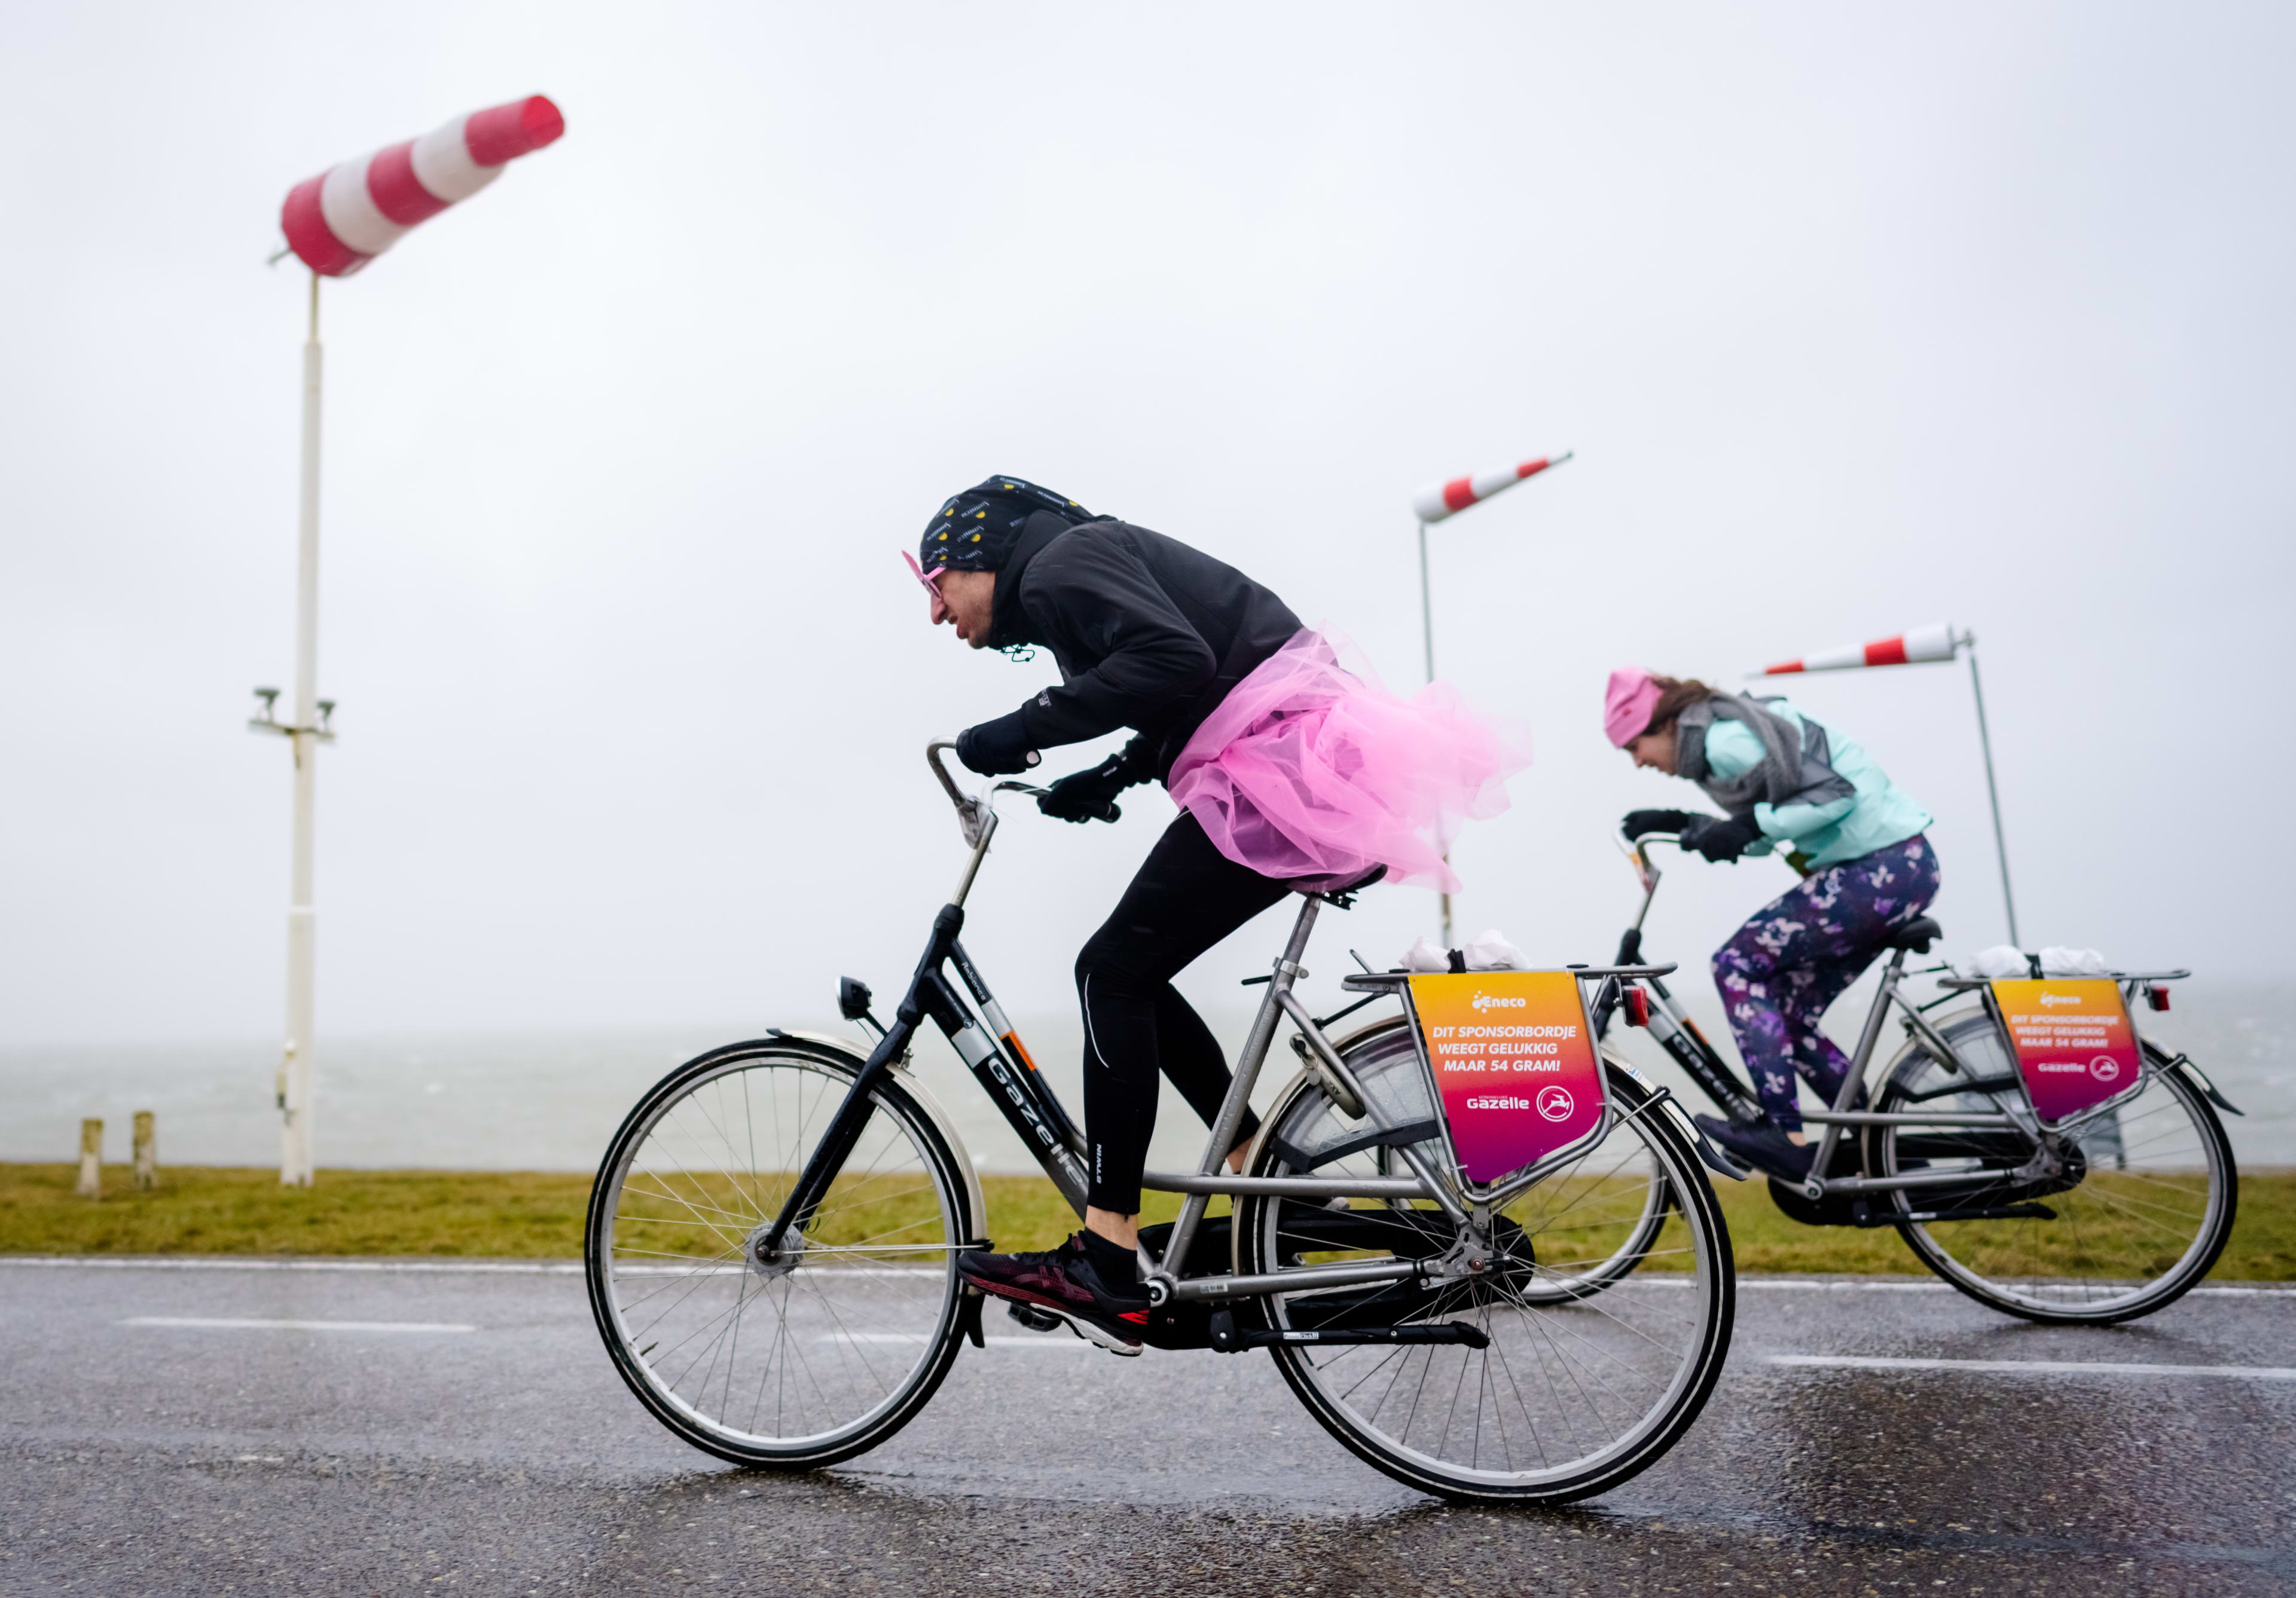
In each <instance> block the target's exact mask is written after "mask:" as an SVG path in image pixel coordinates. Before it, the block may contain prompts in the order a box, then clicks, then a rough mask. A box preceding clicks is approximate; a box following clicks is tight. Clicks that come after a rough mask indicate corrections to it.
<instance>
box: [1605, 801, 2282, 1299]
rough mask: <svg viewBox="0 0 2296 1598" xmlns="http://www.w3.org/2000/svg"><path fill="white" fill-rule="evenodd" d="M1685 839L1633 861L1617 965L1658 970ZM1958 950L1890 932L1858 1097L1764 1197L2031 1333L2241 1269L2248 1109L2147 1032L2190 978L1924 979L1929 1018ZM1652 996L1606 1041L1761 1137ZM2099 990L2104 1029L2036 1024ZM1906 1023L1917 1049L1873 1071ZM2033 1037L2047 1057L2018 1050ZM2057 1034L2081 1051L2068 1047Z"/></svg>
mask: <svg viewBox="0 0 2296 1598" xmlns="http://www.w3.org/2000/svg"><path fill="white" fill-rule="evenodd" d="M1675 842H1676V840H1675V839H1674V838H1673V837H1671V836H1670V835H1668V834H1664V833H1651V834H1647V835H1645V836H1644V838H1643V839H1642V840H1640V841H1639V842H1637V843H1636V844H1635V845H1634V846H1633V848H1630V849H1629V850H1628V859H1629V861H1630V863H1631V864H1632V865H1633V866H1634V868H1635V871H1636V875H1637V876H1638V877H1639V878H1640V880H1641V882H1642V885H1643V899H1642V906H1641V908H1640V909H1639V910H1638V911H1637V913H1636V916H1635V921H1634V925H1633V926H1631V927H1630V928H1628V930H1627V933H1626V935H1625V937H1624V938H1622V939H1621V940H1620V954H1619V958H1620V960H1621V961H1622V962H1625V961H1638V960H1640V959H1641V958H1642V935H1643V922H1644V919H1645V918H1646V917H1647V916H1648V915H1649V914H1650V906H1651V901H1652V897H1654V896H1655V895H1656V894H1657V892H1658V884H1659V879H1660V874H1661V873H1660V872H1659V868H1658V866H1657V865H1656V864H1655V863H1654V862H1653V861H1652V858H1651V856H1650V846H1651V845H1652V844H1653V843H1668V844H1672V843H1675ZM1943 936H1944V934H1943V932H1942V931H1941V930H1940V929H1939V926H1938V923H1937V922H1934V921H1932V920H1931V919H1930V918H1929V917H1927V916H1922V917H1920V918H1918V919H1916V920H1914V921H1911V922H1907V924H1906V925H1904V926H1902V927H1900V928H1898V930H1896V931H1895V932H1894V933H1893V934H1892V935H1891V937H1890V940H1889V942H1888V943H1887V945H1886V946H1885V947H1888V948H1889V949H1890V951H1891V952H1890V959H1889V962H1888V963H1887V964H1886V965H1885V966H1884V967H1883V968H1882V985H1881V989H1880V991H1879V992H1877V993H1876V994H1875V995H1874V1004H1873V1008H1872V1009H1871V1010H1870V1011H1869V1012H1867V1014H1866V1021H1865V1025H1864V1028H1862V1029H1861V1030H1860V1032H1859V1033H1858V1037H1857V1051H1856V1053H1854V1054H1853V1055H1852V1056H1851V1057H1850V1062H1849V1075H1848V1077H1847V1078H1845V1079H1844V1081H1843V1083H1842V1087H1841V1094H1839V1095H1838V1096H1837V1098H1836V1100H1835V1102H1833V1104H1832V1105H1830V1106H1828V1107H1827V1108H1826V1109H1824V1110H1808V1111H1805V1112H1804V1114H1803V1117H1802V1119H1804V1120H1805V1121H1807V1122H1808V1124H1809V1125H1811V1126H1812V1127H1817V1128H1820V1129H1822V1132H1823V1135H1822V1136H1821V1137H1820V1138H1819V1139H1818V1142H1817V1146H1816V1153H1815V1154H1814V1155H1813V1157H1812V1160H1811V1164H1810V1176H1809V1178H1808V1181H1807V1182H1805V1183H1803V1184H1800V1185H1799V1186H1797V1185H1795V1184H1790V1183H1786V1182H1781V1181H1780V1180H1778V1179H1777V1178H1776V1177H1775V1176H1773V1177H1771V1178H1769V1186H1770V1195H1771V1197H1772V1199H1773V1200H1774V1201H1775V1202H1776V1204H1777V1206H1778V1208H1779V1209H1781V1210H1782V1211H1784V1213H1785V1214H1786V1215H1787V1216H1789V1217H1792V1218H1793V1219H1794V1220H1797V1221H1800V1222H1802V1223H1804V1224H1805V1225H1813V1226H1861V1227H1874V1226H1893V1227H1895V1228H1897V1230H1898V1235H1899V1236H1901V1237H1903V1238H1904V1239H1905V1240H1906V1244H1907V1247H1908V1248H1910V1249H1912V1250H1913V1251H1914V1254H1915V1258H1918V1259H1920V1260H1921V1262H1922V1263H1923V1265H1925V1266H1928V1267H1929V1268H1930V1269H1931V1270H1932V1271H1934V1272H1936V1273H1937V1274H1938V1275H1939V1276H1941V1277H1943V1278H1944V1279H1945V1280H1946V1281H1948V1282H1951V1283H1952V1284H1953V1285H1954V1286H1955V1287H1956V1288H1958V1289H1960V1290H1961V1291H1963V1292H1964V1293H1966V1294H1968V1295H1969V1296H1970V1297H1971V1298H1972V1299H1976V1300H1977V1301H1978V1302H1980V1303H1981V1304H1986V1305H1989V1306H1991V1307H1993V1308H1995V1309H1998V1310H2002V1311H2004V1312H2005V1313H2007V1314H2009V1315H2020V1316H2022V1317H2024V1318H2025V1319H2027V1320H2031V1321H2044V1322H2054V1323H2075V1324H2081V1323H2086V1324H2090V1325H2099V1324H2107V1323H2113V1322H2119V1321H2127V1320H2133V1319H2135V1318H2136V1317H2137V1316H2139V1315H2150V1314H2152V1313H2153V1311H2155V1310H2158V1309H2161V1308H2165V1307H2167V1306H2169V1304H2171V1303H2174V1302H2175V1301H2176V1300H2177V1299H2178V1298H2180V1297H2182V1296H2183V1295H2184V1294H2185V1292H2186V1291H2189V1290H2190V1289H2191V1288H2192V1287H2193V1286H2194V1284H2195V1283H2196V1282H2199V1281H2200V1280H2201V1279H2202V1277H2204V1276H2206V1275H2207V1274H2209V1270H2210V1267H2211V1266H2214V1265H2215V1264H2216V1262H2217V1257H2218V1255H2219V1254H2221V1253H2222V1252H2223V1251H2224V1246H2225V1242H2226V1239H2228V1238H2229V1237H2230V1236H2231V1235H2232V1225H2233V1217H2234V1213H2235V1209H2236V1207H2237V1204H2238V1200H2239V1175H2238V1172H2237V1170H2236V1168H2235V1165H2234V1162H2233V1154H2232V1145H2231V1143H2230V1142H2229V1141H2228V1140H2227V1139H2226V1136H2225V1132H2224V1126H2223V1123H2222V1122H2221V1121H2219V1120H2218V1119H2217V1111H2218V1110H2226V1111H2229V1112H2230V1113H2232V1114H2235V1115H2237V1114H2239V1113H2240V1112H2239V1111H2238V1110H2235V1109H2234V1108H2233V1106H2232V1104H2231V1103H2230V1102H2229V1101H2227V1100H2226V1098H2225V1096H2224V1095H2223V1094H2220V1093H2218V1091H2217V1089H2216V1086H2215V1085H2214V1084H2213V1083H2211V1082H2210V1080H2209V1079H2208V1078H2207V1077H2206V1076H2205V1075H2204V1074H2203V1073H2202V1070H2201V1068H2200V1067H2199V1066H2197V1065H2195V1064H2194V1062H2193V1061H2191V1060H2190V1059H2188V1058H2187V1057H2185V1055H2183V1054H2181V1053H2178V1054H2173V1055H2172V1054H2170V1053H2169V1052H2168V1051H2167V1050H2166V1049H2164V1048H2162V1047H2161V1045H2158V1044H2156V1043H2154V1042H2153V1040H2152V1039H2150V1038H2147V1037H2142V1036H2141V1034H2140V1033H2139V1032H2138V1030H2137V1028H2136V1017H2135V1012H2134V1009H2133V1001H2135V1000H2136V998H2137V997H2138V996H2140V995H2141V996H2144V998H2146V999H2147V1000H2148V1001H2149V1003H2150V1004H2151V1005H2152V1007H2153V1008H2154V1009H2158V1010H2165V1009H2167V1008H2168V1004H2169V996H2168V988H2167V984H2169V982H2172V981H2175V980H2177V979H2182V978H2184V977H2186V976H2189V975H2191V973H2190V972H2189V971H2113V972H2106V973H2103V976H2102V977H2100V978H2096V979H2088V980H2087V981H2086V982H2084V981H2083V980H2081V979H2070V980H2065V981H2060V982H2058V983H2057V984H2055V986H2056V987H2057V988H2058V989H2059V990H2060V991H2058V992H2056V993H2053V994H2049V995H2046V996H2043V995H2041V994H2039V993H2038V992H2034V991H2033V990H2035V989H2038V988H2042V987H2048V986H2050V985H2049V984H2047V983H2045V982H2043V981H2041V980H2039V979H2040V972H2039V971H2038V970H2035V971H2032V972H2031V973H2030V978H2031V979H2030V980H2026V979H2014V980H2012V981H1991V980H1976V979H1963V978H1960V977H1956V975H1954V974H1953V972H1952V971H1951V969H1950V968H1949V967H1947V966H1943V965H1939V966H1933V967H1931V968H1929V970H1928V971H1926V972H1924V973H1920V974H1927V975H1931V976H1933V977H1935V978H1937V979H1938V987H1939V988H1940V989H1941V990H1942V993H1941V995H1940V996H1939V997H1938V998H1935V999H1932V1000H1930V1001H1928V1002H1926V1003H1923V1004H1916V1003H1915V1001H1914V1000H1913V999H1912V998H1911V997H1910V996H1908V995H1907V992H1906V991H1905V983H1906V980H1907V978H1908V977H1909V976H1911V975H1914V974H1916V973H1912V972H1908V971H1907V970H1906V958H1907V955H1909V954H1927V953H1928V952H1929V949H1930V947H1931V944H1932V943H1934V942H1935V941H1936V940H1937V939H1939V938H1942V937H1943ZM1641 986H1642V987H1643V989H1644V991H1640V992H1628V991H1626V990H1624V989H1613V990H1611V991H1606V992H1604V993H1603V994H1601V995H1598V996H1597V997H1596V1000H1595V1027H1596V1029H1597V1031H1598V1032H1600V1031H1602V1030H1603V1029H1605V1028H1607V1027H1608V1025H1609V1024H1610V1022H1611V1020H1613V1019H1615V1018H1617V1017H1619V1016H1621V1015H1623V1016H1624V1017H1625V1019H1627V1020H1628V1021H1629V1022H1631V1023H1632V1024H1635V1025H1637V1026H1646V1027H1648V1028H1650V1030H1651V1034H1652V1037H1653V1038H1654V1039H1655V1040H1656V1041H1657V1042H1658V1044H1659V1045H1660V1046H1661V1047H1662V1048H1663V1049H1665V1050H1666V1052H1667V1053H1669V1055H1671V1056H1672V1057H1673V1058H1674V1060H1675V1061H1676V1062H1677V1064H1679V1065H1680V1066H1681V1067H1682V1069H1683V1070H1684V1071H1685V1073H1686V1074H1687V1075H1688V1076H1689V1077H1690V1078H1691V1080H1692V1081H1693V1082H1694V1083H1696V1084H1697V1085H1698V1086H1699V1088H1700V1090H1701V1091H1702V1092H1703V1093H1704V1094H1706V1095H1707V1096H1708V1097H1709V1098H1710V1099H1712V1100H1713V1101H1714V1102H1715V1104H1716V1106H1717V1107H1718V1109H1720V1110H1722V1112H1723V1113H1724V1114H1725V1115H1726V1116H1728V1117H1729V1118H1730V1119H1733V1120H1735V1121H1739V1122H1741V1123H1743V1122H1748V1121H1751V1120H1752V1119H1755V1118H1757V1117H1758V1116H1759V1114H1760V1113H1761V1107H1760V1105H1759V1103H1758V1102H1756V1100H1755V1098H1754V1095H1753V1094H1752V1092H1751V1090H1750V1089H1749V1088H1748V1087H1747V1086H1746V1084H1745V1083H1744V1082H1743V1081H1742V1080H1741V1079H1739V1078H1738V1077H1737V1076H1736V1075H1734V1073H1733V1072H1732V1071H1731V1069H1730V1068H1729V1067H1728V1066H1727V1065H1726V1064H1725V1063H1724V1062H1723V1060H1722V1057H1721V1055H1720V1053H1718V1051H1717V1050H1716V1049H1715V1047H1714V1045H1712V1044H1711V1043H1710V1042H1709V1041H1708V1040H1707V1038H1706V1037H1705V1035H1704V1034H1703V1033H1702V1032H1701V1031H1700V1030H1699V1028H1698V1026H1697V1023H1696V1022H1694V1021H1693V1020H1691V1019H1690V1017H1689V1016H1688V1015H1686V1014H1685V1013H1684V1012H1683V1010H1682V1007H1681V1005H1680V1004H1678V1003H1677V1001H1676V999H1675V997H1674V996H1673V995H1672V994H1671V993H1669V991H1668V989H1667V987H1666V984H1665V982H1664V981H1663V980H1661V979H1652V980H1650V981H1648V982H1647V983H1645V984H1643V985H1641ZM2082 987H2087V988H2089V989H2096V988H2100V987H2102V988H2105V989H2106V991H2107V993H2108V994H2110V993H2112V992H2113V991H2114V990H2115V989H2117V996H2114V997H2112V999H2111V1001H2110V1003H2104V1002H2103V1000H2104V999H2105V997H2106V995H2105V994H2094V993H2093V994H2091V995H2090V996H2091V997H2093V998H2095V999H2097V1000H2098V1001H2100V1002H2099V1003H2098V1004H2095V1005H2094V1006H2093V1007H2092V1008H2093V1009H2094V1010H2095V1011H2096V1012H2097V1013H2096V1015H2095V1018H2094V1019H2095V1025H2094V1026H2093V1027H2090V1028H2071V1027H2065V1026H2057V1027H2055V1028H2052V1026H2051V1023H2050V1020H2049V1019H2048V1018H2046V1017H2034V1016H2028V1015H2026V1014H2024V1013H2021V1009H2020V1006H2022V1007H2024V1008H2032V1007H2037V1006H2038V1007H2039V1008H2041V1009H2044V1010H2046V1009H2047V1007H2049V1006H2050V1005H2052V1004H2064V1005H2065V1006H2067V1007H2069V1008H2078V1007H2079V996H2078V995H2077V994H2076V991H2075V990H2078V989H2080V988H2082ZM2013 995H2014V996H2013ZM2019 996H2021V997H2019ZM1955 1004H1958V1005H1959V1008H1952V1009H1947V1008H1946V1007H1948V1006H1951V1005H1955ZM1940 1009H1945V1013H1943V1014H1938V1015H1934V1016H1933V1015H1932V1014H1931V1012H1932V1011H1937V1010H1940ZM1892 1012H1896V1013H1897V1015H1898V1020H1899V1022H1900V1025H1901V1028H1902V1030H1903V1032H1904V1038H1905V1040H1904V1043H1903V1045H1901V1046H1900V1047H1899V1048H1898V1051H1897V1052H1896V1053H1894V1054H1893V1055H1891V1056H1890V1058H1889V1059H1888V1061H1886V1062H1884V1063H1883V1064H1882V1066H1881V1068H1880V1069H1879V1071H1878V1072H1873V1071H1871V1070H1870V1069H1869V1068H1871V1067H1872V1065H1873V1062H1874V1059H1875V1057H1876V1055H1877V1054H1878V1053H1879V1048H1880V1045H1881V1042H1882V1031H1883V1028H1884V1027H1885V1026H1886V1024H1887V1022H1888V1021H1889V1020H1890V1014H1891V1013H1892ZM2114 1012H2117V1015H2116V1014H2115V1013H2114ZM2116 1021H2117V1022H2118V1023H2119V1024H2118V1025H2116V1024H2115V1022H2116ZM2021 1036H2022V1037H2023V1038H2024V1039H2026V1040H2034V1039H2038V1040H2039V1041H2038V1042H2030V1041H2028V1042H2027V1043H2026V1044H2025V1045H2023V1046H2021V1041H2020V1039H2021ZM2053 1037H2054V1039H2056V1040H2058V1041H2059V1042H2061V1043H2062V1044H2064V1045H2068V1046H2052V1045H2051V1041H2050V1040H2051V1039H2052V1038H2053ZM2083 1037H2100V1038H2102V1037H2119V1038H2120V1039H2121V1040H2123V1045H2124V1048H2123V1052H2124V1054H2125V1059H2123V1058H2116V1057H2114V1056H2113V1055H2112V1054H2101V1053H2098V1051H2097V1049H2096V1048H2095V1046H2092V1045H2082V1046H2079V1047H2072V1046H2070V1045H2071V1043H2072V1042H2073V1041H2074V1040H2077V1039H2079V1038H2083ZM2030 1056H2041V1057H2044V1058H2038V1059H2036V1058H2028V1057H2030ZM2084 1056H2087V1058H2084ZM2029 1068H2030V1069H2029ZM2064 1074H2070V1076H2071V1078H2072V1080H2073V1082H2074V1084H2075V1085H2076V1086H2077V1088H2078V1089H2079V1090H2080V1091H2077V1092H2076V1094H2074V1096H2073V1097H2071V1099H2069V1100H2067V1101H2065V1102H2062V1103H2058V1104H2049V1105H2045V1104H2042V1103H2041V1102H2038V1101H2037V1099H2036V1097H2035V1086H2034V1085H2035V1084H2036V1083H2040V1084H2042V1085H2043V1086H2042V1089H2041V1091H2043V1092H2051V1091H2053V1090H2054V1086H2055V1083H2056V1082H2057V1081H2058V1080H2059V1079H2061V1078H2062V1075H2064ZM1869 1076H1870V1077H1872V1078H1873V1090H1872V1094H1871V1102H1867V1100H1868V1092H1867V1090H1868V1078H1869Z"/></svg>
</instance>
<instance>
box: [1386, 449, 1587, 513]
mask: <svg viewBox="0 0 2296 1598" xmlns="http://www.w3.org/2000/svg"><path fill="white" fill-rule="evenodd" d="M1569 459H1570V451H1569V450H1567V449H1566V450H1564V451H1563V452H1562V454H1561V455H1554V456H1547V455H1541V456H1539V457H1538V459H1537V460H1535V461H1524V462H1522V463H1520V464H1517V465H1513V466H1501V467H1499V468H1498V469H1497V471H1478V472H1476V473H1475V474H1474V475H1473V476H1472V477H1455V478H1453V479H1451V480H1450V481H1449V482H1447V483H1437V484H1435V485H1434V486H1433V487H1432V488H1422V489H1421V490H1419V492H1418V494H1417V495H1416V496H1414V497H1413V499H1412V501H1411V508H1412V510H1413V511H1414V512H1416V513H1417V515H1418V517H1419V520H1422V521H1440V520H1443V519H1444V518H1445V517H1446V516H1456V515H1457V514H1458V513H1459V512H1462V511H1464V510H1465V509H1466V508H1467V507H1468V506H1469V505H1479V504H1482V503H1483V501H1485V500H1487V499H1488V498H1489V497H1490V496H1492V495H1494V494H1497V493H1498V492H1499V491H1500V490H1501V489H1503V488H1513V487H1514V486H1515V485H1516V484H1517V483H1519V482H1521V481H1522V479H1525V478H1527V477H1537V476H1538V474H1539V473H1540V472H1542V471H1546V469H1547V468H1548V467H1549V466H1560V465H1561V464H1562V463H1563V462H1565V461H1567V460H1569Z"/></svg>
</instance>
